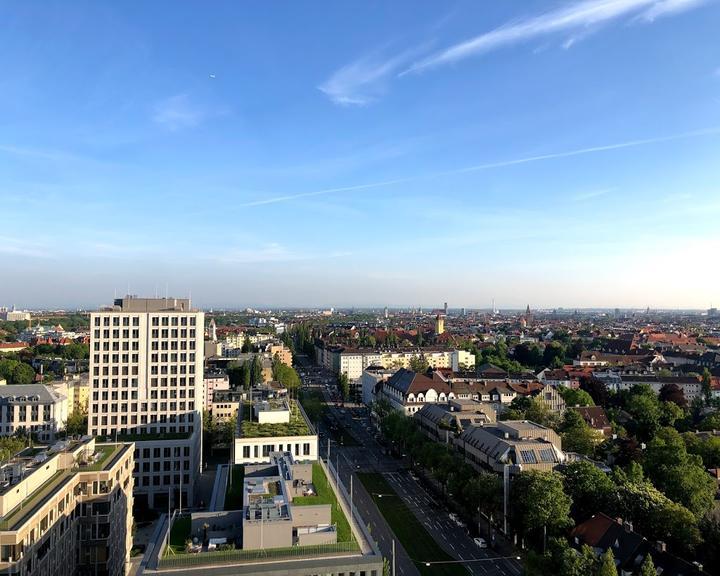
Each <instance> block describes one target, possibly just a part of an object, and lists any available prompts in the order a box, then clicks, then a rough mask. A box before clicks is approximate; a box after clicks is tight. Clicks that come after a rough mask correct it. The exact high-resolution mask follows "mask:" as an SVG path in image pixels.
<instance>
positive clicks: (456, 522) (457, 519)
mask: <svg viewBox="0 0 720 576" xmlns="http://www.w3.org/2000/svg"><path fill="white" fill-rule="evenodd" d="M403 456H404V454H403ZM450 520H452V521H453V522H455V524H457V525H458V526H462V525H463V523H462V521H461V520H460V518H459V517H458V515H457V514H455V513H454V512H450Z"/></svg>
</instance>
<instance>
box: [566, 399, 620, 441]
mask: <svg viewBox="0 0 720 576" xmlns="http://www.w3.org/2000/svg"><path fill="white" fill-rule="evenodd" d="M570 409H571V410H575V412H577V413H578V414H580V416H581V417H582V419H583V420H585V423H586V424H587V425H588V426H590V428H592V429H593V430H595V432H597V434H598V435H600V436H610V434H612V425H611V424H610V420H609V419H608V417H607V414H606V413H605V409H604V408H603V407H602V406H573V407H571V408H570Z"/></svg>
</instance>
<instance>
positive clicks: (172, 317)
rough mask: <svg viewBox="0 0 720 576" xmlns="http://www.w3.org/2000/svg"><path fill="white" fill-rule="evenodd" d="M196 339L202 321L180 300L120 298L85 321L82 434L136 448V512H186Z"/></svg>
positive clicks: (193, 437)
mask: <svg viewBox="0 0 720 576" xmlns="http://www.w3.org/2000/svg"><path fill="white" fill-rule="evenodd" d="M203 332H204V314H203V312H199V311H197V310H193V309H192V307H191V304H190V301H189V300H187V299H178V298H138V297H136V296H126V297H125V298H120V299H116V300H115V304H114V306H112V307H110V308H107V309H104V310H101V311H100V312H94V313H92V314H91V315H90V399H89V403H88V429H89V432H90V434H93V435H97V436H103V437H107V438H111V439H114V438H118V439H123V440H131V441H134V442H135V472H134V477H135V489H134V494H135V502H136V503H137V507H138V508H147V507H151V508H161V509H167V507H168V504H170V505H171V506H175V507H178V506H180V505H181V504H182V505H183V506H192V505H193V502H194V487H195V481H196V479H197V476H198V474H199V472H200V465H201V461H202V459H201V450H202V447H201V435H202V408H203ZM168 499H170V502H169V503H168Z"/></svg>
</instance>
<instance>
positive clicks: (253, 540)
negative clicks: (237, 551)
mask: <svg viewBox="0 0 720 576" xmlns="http://www.w3.org/2000/svg"><path fill="white" fill-rule="evenodd" d="M292 529H293V526H292V522H291V521H290V519H287V520H275V521H272V522H268V521H265V522H260V521H257V520H252V521H251V520H246V521H245V522H243V537H242V542H243V544H242V547H243V548H244V549H245V550H256V549H260V548H288V547H290V546H292V545H293V541H292Z"/></svg>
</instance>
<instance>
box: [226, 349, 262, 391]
mask: <svg viewBox="0 0 720 576" xmlns="http://www.w3.org/2000/svg"><path fill="white" fill-rule="evenodd" d="M262 370H263V368H262V361H261V360H260V356H257V355H256V356H253V357H252V359H251V360H245V362H242V363H240V362H231V363H230V364H229V365H228V368H227V374H228V378H229V380H230V387H231V388H242V389H243V390H250V388H252V387H253V386H254V385H256V384H260V383H261V382H262V381H263V375H262Z"/></svg>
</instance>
